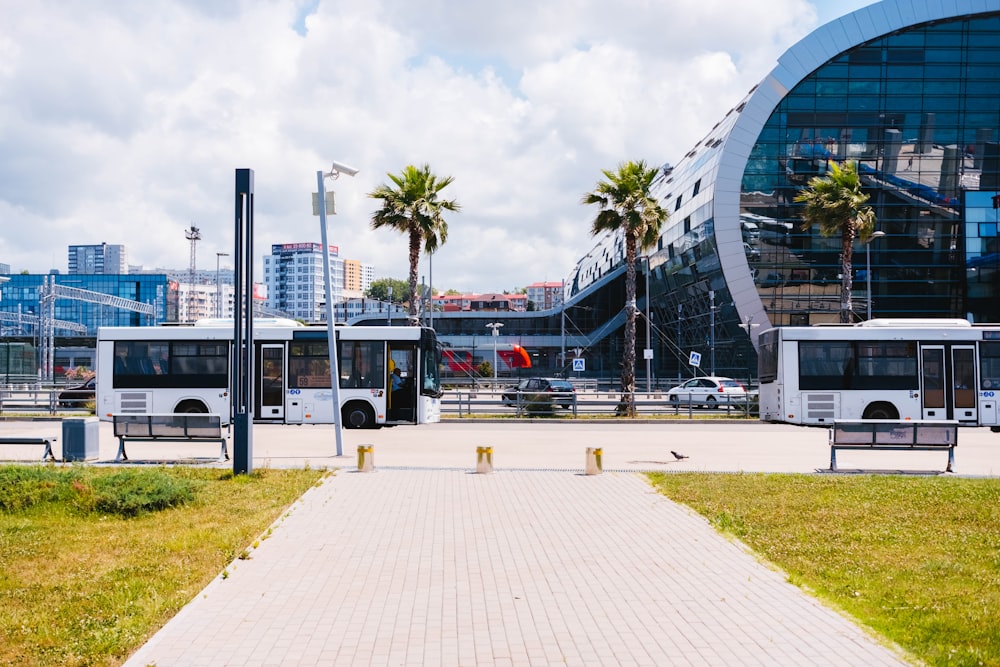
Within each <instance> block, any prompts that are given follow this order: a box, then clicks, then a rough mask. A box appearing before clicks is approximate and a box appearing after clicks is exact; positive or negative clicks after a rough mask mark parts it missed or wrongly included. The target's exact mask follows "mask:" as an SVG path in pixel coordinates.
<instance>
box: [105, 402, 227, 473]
mask: <svg viewBox="0 0 1000 667" xmlns="http://www.w3.org/2000/svg"><path fill="white" fill-rule="evenodd" d="M111 419H112V421H113V422H114V430H115V437H116V438H118V454H117V456H115V462H116V463H118V462H120V461H128V456H127V455H126V453H125V443H126V442H218V443H220V445H221V446H222V450H221V452H220V453H219V460H220V461H228V460H229V452H228V451H227V449H226V433H223V426H222V417H221V416H220V415H207V414H199V413H179V414H171V413H165V414H141V415H140V414H121V415H112V416H111ZM228 430H229V429H228V428H226V431H228Z"/></svg>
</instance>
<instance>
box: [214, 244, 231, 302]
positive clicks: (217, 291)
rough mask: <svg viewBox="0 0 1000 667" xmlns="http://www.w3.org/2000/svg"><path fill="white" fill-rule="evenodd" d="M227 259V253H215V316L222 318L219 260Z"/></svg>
mask: <svg viewBox="0 0 1000 667" xmlns="http://www.w3.org/2000/svg"><path fill="white" fill-rule="evenodd" d="M223 257H229V253H228V252H217V253H215V316H216V317H222V281H221V280H220V279H219V276H220V274H219V260H220V259H222V258H223Z"/></svg>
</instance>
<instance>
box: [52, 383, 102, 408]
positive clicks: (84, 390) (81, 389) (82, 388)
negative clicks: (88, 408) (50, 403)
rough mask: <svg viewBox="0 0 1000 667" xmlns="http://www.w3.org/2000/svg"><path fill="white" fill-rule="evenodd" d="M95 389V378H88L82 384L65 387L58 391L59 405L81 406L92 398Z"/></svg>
mask: <svg viewBox="0 0 1000 667" xmlns="http://www.w3.org/2000/svg"><path fill="white" fill-rule="evenodd" d="M96 391H97V378H90V379H89V380H87V381H86V382H84V383H82V384H75V385H73V386H71V387H66V388H65V389H63V390H62V391H60V392H59V407H61V408H82V407H83V406H84V404H86V403H87V402H88V401H92V400H94V394H95V393H96Z"/></svg>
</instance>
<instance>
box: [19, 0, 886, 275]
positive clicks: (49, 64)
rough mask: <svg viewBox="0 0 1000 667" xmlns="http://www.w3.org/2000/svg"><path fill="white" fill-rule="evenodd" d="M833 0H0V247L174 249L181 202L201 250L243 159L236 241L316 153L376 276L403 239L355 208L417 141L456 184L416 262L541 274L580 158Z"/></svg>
mask: <svg viewBox="0 0 1000 667" xmlns="http://www.w3.org/2000/svg"><path fill="white" fill-rule="evenodd" d="M833 4H839V5H841V6H843V5H842V3H832V1H831V0H814V2H812V3H810V2H806V0H775V1H774V2H772V3H766V4H765V5H762V4H760V3H743V2H736V1H735V0H677V1H676V2H671V3H662V2H650V1H649V0H627V1H626V2H624V3H610V4H609V3H599V2H596V1H594V0H580V1H577V0H574V1H573V2H569V1H568V0H554V1H553V2H546V3H537V2H529V1H526V0H514V1H513V2H509V3H502V4H499V5H498V4H496V3H486V2H481V1H478V0H477V1H470V2H455V1H454V0H451V1H445V0H437V1H436V2H423V3H408V2H403V1H402V0H383V1H382V2H368V3H348V2H344V1H334V0H322V1H320V2H318V3H315V2H308V1H303V0H244V1H243V2H242V3H238V4H237V3H203V2H196V1H194V0H147V1H146V2H143V3H127V2H118V1H114V0H106V1H104V2H96V3H95V2H71V1H58V0H48V1H40V2H32V3H4V5H5V6H4V19H5V20H4V22H3V24H2V25H0V262H6V263H9V264H10V265H11V267H12V270H14V271H20V270H22V269H27V270H29V271H32V272H45V271H47V270H49V269H50V268H57V269H60V270H65V262H66V259H65V258H66V246H67V245H69V244H76V243H100V242H102V241H104V242H107V243H122V244H125V245H126V246H127V249H128V253H129V258H130V261H131V262H133V263H141V264H144V265H146V266H150V267H152V266H159V267H171V268H184V267H186V266H187V264H188V257H189V248H190V246H189V243H188V242H187V240H186V239H185V238H184V234H183V232H184V230H186V229H187V228H188V227H189V226H190V225H192V224H194V225H196V226H198V227H199V228H200V229H201V231H202V237H203V240H202V241H201V242H200V244H199V247H198V250H199V266H202V267H208V266H210V264H211V263H212V259H211V258H212V257H213V255H214V253H215V252H217V251H229V250H231V246H232V219H233V182H234V170H235V169H237V168H245V167H248V168H252V169H254V170H255V183H256V199H255V201H256V230H255V239H256V248H257V249H258V258H257V259H258V261H259V255H260V254H262V253H264V252H266V251H267V250H268V249H269V247H270V245H271V244H272V243H284V242H299V241H318V240H319V230H318V223H317V221H316V219H315V218H313V217H311V215H310V202H309V196H310V193H311V192H312V191H313V190H315V186H316V171H318V170H324V169H327V168H328V167H329V164H330V161H331V160H334V159H335V160H339V161H341V162H346V163H349V164H352V165H355V166H357V167H358V168H359V169H360V170H361V171H360V173H359V174H358V175H357V176H356V177H354V178H347V177H344V178H341V179H340V180H338V181H336V182H335V183H333V184H331V185H330V187H331V188H332V189H333V190H335V192H336V198H337V204H338V215H337V216H336V217H334V218H332V219H331V231H330V240H331V242H332V243H334V244H336V245H338V246H339V247H340V249H341V254H342V256H345V257H350V258H356V259H360V260H362V261H367V262H371V263H373V264H374V265H375V267H376V275H377V276H392V277H398V278H402V277H405V274H406V262H407V248H406V242H405V239H404V238H403V237H401V236H397V235H394V234H391V233H388V232H384V231H380V232H378V233H375V232H373V231H371V230H370V229H369V227H368V220H369V219H370V216H371V213H372V211H373V210H374V209H375V208H376V207H377V202H376V201H375V200H371V199H369V198H368V197H367V196H366V193H368V192H370V191H371V190H372V189H374V188H375V187H376V186H377V185H378V184H380V183H382V182H385V181H386V176H385V175H386V173H387V172H394V173H395V172H398V171H399V170H400V169H401V168H402V167H404V166H405V165H406V164H409V163H414V164H422V163H424V162H427V163H429V164H430V165H431V167H432V169H433V170H434V171H435V172H436V173H438V174H439V175H442V176H443V175H452V176H454V177H455V183H454V184H453V185H452V186H450V187H449V188H448V189H447V190H446V191H445V196H447V197H451V198H455V199H457V200H458V201H459V203H460V204H461V205H462V212H461V213H459V214H453V215H451V216H449V217H448V221H449V226H450V235H449V241H448V243H447V244H446V245H445V246H444V247H443V248H442V249H441V250H440V251H439V252H438V253H437V255H436V256H435V258H434V265H433V272H434V276H433V278H434V284H435V285H436V286H438V287H441V288H454V289H459V290H469V291H473V290H475V291H483V292H486V291H499V290H503V289H513V288H516V287H520V286H524V285H526V284H528V283H531V282H534V281H537V280H558V279H560V278H561V277H562V276H564V275H566V274H567V273H568V271H569V270H570V269H571V267H572V265H573V264H574V263H575V261H576V260H577V259H578V258H579V257H580V256H582V255H583V254H585V253H586V251H587V250H588V249H589V248H590V247H591V246H592V240H591V239H590V238H589V234H588V229H589V222H590V216H591V215H592V212H591V211H588V210H586V209H584V208H583V207H582V206H581V205H580V203H579V201H580V197H581V196H582V195H583V193H584V192H586V191H588V190H590V189H591V188H592V187H593V186H594V184H595V183H596V181H597V179H598V178H599V177H600V171H601V169H605V168H612V167H614V165H615V164H617V163H618V162H619V161H621V160H624V159H633V158H642V159H646V160H647V161H649V162H651V163H660V162H669V161H676V159H677V157H678V156H679V155H681V154H683V153H684V152H686V151H687V150H688V149H689V148H690V147H691V146H692V145H693V144H694V143H695V142H696V141H698V140H699V139H700V138H701V137H702V136H703V135H704V134H705V132H707V131H708V129H709V128H711V127H712V125H714V124H715V123H716V122H717V121H718V120H719V119H721V118H722V116H723V115H724V114H725V112H726V111H727V110H728V109H729V108H730V107H731V106H732V105H733V104H735V103H736V102H737V101H738V100H739V99H740V98H741V97H742V96H743V95H744V94H745V93H746V91H747V90H748V89H749V88H750V87H751V86H752V85H754V84H755V83H757V82H758V81H759V80H760V78H762V77H763V76H764V75H765V74H766V73H767V71H768V70H769V69H770V68H771V67H772V66H773V65H774V62H775V59H776V58H777V56H778V55H780V53H781V52H782V51H783V50H784V49H786V48H788V47H789V46H791V45H792V43H793V42H794V41H796V40H797V39H799V38H801V37H802V36H804V35H805V34H807V33H808V32H809V30H811V29H812V28H814V27H815V26H816V20H817V19H816V17H817V14H820V15H825V16H828V17H829V18H832V17H833V16H835V15H836V14H835V13H834V14H833V15H832V16H831V15H828V14H827V12H837V11H838V10H837V9H836V8H834V9H831V5H833ZM863 4H868V2H865V1H864V0H853V4H851V5H850V6H849V7H847V6H843V9H842V10H840V11H847V10H848V9H855V8H857V6H861V5H863ZM303 17H304V20H303ZM428 269H429V267H428V266H427V265H426V261H425V262H424V264H423V265H422V268H421V273H423V274H425V275H426V274H427V272H428Z"/></svg>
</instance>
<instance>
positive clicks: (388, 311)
mask: <svg viewBox="0 0 1000 667" xmlns="http://www.w3.org/2000/svg"><path fill="white" fill-rule="evenodd" d="M387 290H388V292H389V303H388V304H386V308H385V323H386V324H387V325H388V326H392V285H389V286H388V288H387Z"/></svg>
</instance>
